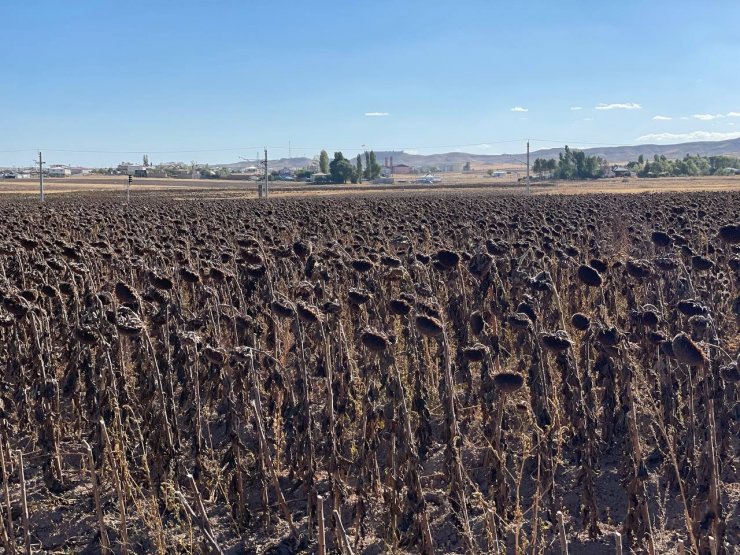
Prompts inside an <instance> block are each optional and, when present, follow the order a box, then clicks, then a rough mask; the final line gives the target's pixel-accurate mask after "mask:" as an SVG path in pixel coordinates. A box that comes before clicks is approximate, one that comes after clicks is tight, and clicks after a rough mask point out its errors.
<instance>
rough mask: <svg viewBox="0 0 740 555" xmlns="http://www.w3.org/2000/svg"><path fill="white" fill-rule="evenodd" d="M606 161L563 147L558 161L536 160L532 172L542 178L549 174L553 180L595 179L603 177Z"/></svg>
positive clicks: (566, 146) (551, 159)
mask: <svg viewBox="0 0 740 555" xmlns="http://www.w3.org/2000/svg"><path fill="white" fill-rule="evenodd" d="M606 167H607V161H606V160H604V159H603V158H601V157H600V156H587V155H586V153H585V152H583V151H582V150H571V149H570V147H569V146H568V145H565V150H564V152H561V153H560V154H559V155H558V159H557V160H555V159H554V158H550V159H545V158H537V159H536V160H535V161H534V164H533V166H532V170H533V171H534V173H536V174H538V175H539V176H540V177H543V176H544V174H545V173H549V174H550V176H551V177H552V178H553V179H596V178H598V177H602V176H603V175H604V170H605V168H606Z"/></svg>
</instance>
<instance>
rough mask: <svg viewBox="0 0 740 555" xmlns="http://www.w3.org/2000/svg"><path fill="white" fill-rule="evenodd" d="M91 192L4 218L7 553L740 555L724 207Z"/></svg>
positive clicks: (403, 191)
mask: <svg viewBox="0 0 740 555" xmlns="http://www.w3.org/2000/svg"><path fill="white" fill-rule="evenodd" d="M613 183H615V185H617V186H622V188H629V187H632V186H633V184H632V182H629V183H622V182H616V181H615V182H613ZM643 183H646V184H647V185H648V186H650V187H656V188H660V187H663V186H664V184H665V187H666V188H670V187H676V188H686V187H688V186H695V185H696V183H695V182H690V181H688V180H686V181H683V180H676V181H675V182H668V181H666V182H662V181H660V182H658V181H655V182H653V181H649V182H644V181H640V182H636V184H635V185H636V186H638V188H637V189H635V188H629V190H630V191H638V190H639V191H641V192H645V191H644V190H642V189H639V186H642V184H643ZM671 183H672V184H671ZM692 183H693V185H692ZM737 183H738V181H737V180H736V179H735V180H733V179H731V178H730V179H728V180H723V179H717V180H712V182H711V183H707V184H706V188H707V189H709V188H719V189H733V188H735V187H736V184H737ZM4 185H5V184H3V186H4ZM14 185H17V184H14ZM114 186H115V187H118V185H115V184H110V183H108V184H105V183H104V184H93V183H87V184H85V183H83V184H82V185H79V189H76V188H74V187H76V186H74V185H73V184H71V182H67V183H64V184H60V183H57V182H53V183H50V184H49V188H50V192H54V189H55V188H58V189H59V190H60V191H61V190H75V191H78V194H74V195H63V194H51V195H50V196H49V199H48V201H47V203H46V204H45V205H44V206H39V205H38V203H36V202H34V201H32V200H30V199H25V198H22V196H23V194H32V193H33V192H34V191H35V188H34V186H32V185H29V189H28V190H26V189H24V188H23V187H21V188H19V189H15V190H14V191H15V193H16V195H8V196H7V197H3V198H0V219H2V221H3V222H4V228H3V233H2V234H1V235H0V374H1V380H0V412H1V414H2V418H1V419H0V447H1V449H0V460H1V461H2V468H1V470H2V482H1V485H2V488H0V506H1V508H0V542H1V543H2V544H3V547H4V549H5V552H18V553H20V552H23V550H24V547H23V546H24V545H30V546H32V548H33V550H34V551H36V552H43V553H100V552H108V553H162V554H164V553H218V552H223V553H230V554H238V553H273V554H277V553H297V552H304V553H327V552H330V553H345V554H346V553H366V554H374V553H385V552H395V553H473V552H483V553H560V552H561V549H562V544H563V543H567V544H568V546H567V547H568V549H569V552H570V553H571V554H586V553H615V552H616V551H615V550H616V542H617V539H618V538H620V539H621V543H622V546H623V549H624V552H625V553H629V552H638V553H667V552H676V550H677V549H678V545H679V542H682V543H683V545H684V546H685V548H686V552H687V553H702V554H705V553H716V554H721V555H726V554H730V553H734V552H736V550H737V549H738V548H739V547H740V514H739V508H740V481H739V480H740V468H738V464H739V463H740V461H739V460H738V449H740V439H739V438H740V390H739V387H740V385H739V384H740V374H739V373H738V372H739V371H738V357H739V355H740V333H739V325H740V291H739V285H740V215H739V214H738V207H739V206H740V192H737V191H733V190H730V191H724V192H707V191H704V192H691V193H689V192H682V193H678V192H675V193H662V194H651V195H616V194H598V195H597V194H590V192H591V191H590V190H589V189H588V188H586V186H585V185H582V184H578V185H572V184H571V185H560V184H556V185H554V186H553V187H551V188H536V192H538V193H539V192H543V193H544V192H554V193H568V194H570V193H583V194H578V195H574V196H565V195H557V194H555V195H546V194H543V195H541V196H534V197H525V196H523V195H521V194H519V193H520V190H516V191H514V192H515V193H517V194H504V192H503V191H500V192H499V193H498V194H493V193H491V192H490V191H486V190H481V189H482V188H483V187H488V185H485V186H484V185H481V186H480V187H478V186H474V185H471V184H465V185H462V186H460V187H459V188H457V187H455V186H453V185H445V186H444V190H443V191H442V192H439V191H429V190H428V187H424V186H422V187H424V189H426V190H425V191H424V193H423V194H421V193H420V192H419V191H414V190H413V189H410V188H409V187H405V188H404V187H397V188H392V190H393V191H394V193H397V194H393V195H389V196H380V195H378V194H377V192H378V191H380V190H381V189H377V190H376V189H373V188H370V187H368V188H366V189H361V191H362V192H363V193H365V194H362V195H358V194H347V193H348V191H349V188H329V189H324V190H323V192H322V194H327V192H330V193H331V194H332V196H327V197H322V198H306V197H305V196H300V197H298V198H290V197H291V196H295V195H305V194H306V193H304V192H303V191H302V190H301V189H300V188H299V186H293V187H292V188H289V187H288V188H285V189H282V188H280V187H276V188H275V189H274V193H275V196H276V197H280V196H285V197H286V198H273V199H270V200H267V201H261V202H254V201H251V200H245V199H242V198H240V197H242V196H244V193H243V192H242V191H241V190H239V188H238V187H239V186H233V187H232V186H228V187H227V186H225V185H224V186H222V184H218V188H217V189H211V188H210V187H209V188H206V189H205V190H204V188H203V187H200V188H198V189H195V188H194V187H193V186H192V184H187V183H186V184H185V185H183V186H182V187H178V188H177V189H176V190H174V191H169V192H168V193H167V194H162V193H163V191H164V188H169V187H170V184H169V183H165V184H157V183H153V184H152V187H151V188H149V189H143V188H139V189H137V192H136V193H135V194H134V195H133V196H132V203H131V205H130V206H125V205H123V204H122V202H121V191H122V190H123V188H122V187H120V188H118V189H115V191H116V192H113V191H112V190H109V191H107V192H102V191H101V189H102V188H105V187H114ZM597 186H599V187H602V184H601V183H600V182H599V183H598V184H597ZM627 186H629V187H627ZM91 189H92V190H96V191H101V192H98V193H95V194H90V193H89V192H85V191H89V190H91ZM355 190H356V189H355ZM383 190H384V189H383ZM409 190H411V191H412V192H413V194H409ZM648 190H653V189H648ZM18 193H21V196H18V195H17V194H18ZM315 193H317V190H314V189H311V190H310V194H315ZM214 198H219V199H220V200H215V199H214ZM24 500H25V502H24Z"/></svg>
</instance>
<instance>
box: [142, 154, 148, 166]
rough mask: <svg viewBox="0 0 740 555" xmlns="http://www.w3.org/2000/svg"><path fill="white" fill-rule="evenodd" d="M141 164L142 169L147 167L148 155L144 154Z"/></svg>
mask: <svg viewBox="0 0 740 555" xmlns="http://www.w3.org/2000/svg"><path fill="white" fill-rule="evenodd" d="M143 162H144V167H145V168H146V167H148V166H149V155H148V154H145V155H144V160H143Z"/></svg>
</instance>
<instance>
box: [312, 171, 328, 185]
mask: <svg viewBox="0 0 740 555" xmlns="http://www.w3.org/2000/svg"><path fill="white" fill-rule="evenodd" d="M330 181H331V176H330V175H329V174H327V173H321V172H317V173H315V174H313V175H312V176H311V183H329V182H330Z"/></svg>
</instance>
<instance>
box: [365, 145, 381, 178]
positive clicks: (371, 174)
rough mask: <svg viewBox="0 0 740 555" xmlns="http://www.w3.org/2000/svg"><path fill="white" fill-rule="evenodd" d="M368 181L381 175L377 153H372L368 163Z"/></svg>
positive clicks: (372, 151)
mask: <svg viewBox="0 0 740 555" xmlns="http://www.w3.org/2000/svg"><path fill="white" fill-rule="evenodd" d="M367 167H368V170H369V171H368V179H375V178H376V177H378V176H379V175H380V170H381V168H380V164H378V161H377V160H376V159H375V151H374V150H371V151H370V158H369V163H368V166H367Z"/></svg>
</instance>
